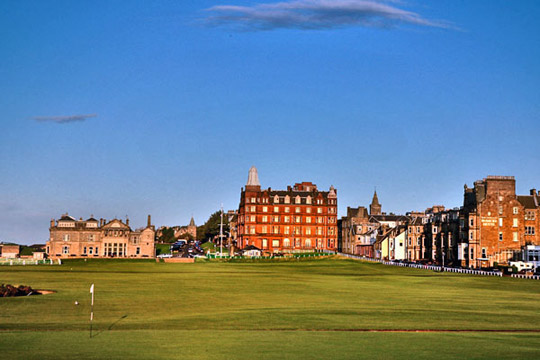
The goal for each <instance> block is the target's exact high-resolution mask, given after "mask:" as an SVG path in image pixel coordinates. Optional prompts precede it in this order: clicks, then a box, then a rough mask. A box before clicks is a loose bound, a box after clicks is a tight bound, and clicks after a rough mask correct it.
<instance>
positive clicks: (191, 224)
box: [189, 216, 195, 226]
mask: <svg viewBox="0 0 540 360" xmlns="http://www.w3.org/2000/svg"><path fill="white" fill-rule="evenodd" d="M189 226H195V220H194V219H193V216H192V217H191V220H190V221H189Z"/></svg>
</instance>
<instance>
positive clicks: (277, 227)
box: [274, 226, 279, 234]
mask: <svg viewBox="0 0 540 360" xmlns="http://www.w3.org/2000/svg"><path fill="white" fill-rule="evenodd" d="M274 234H279V226H274Z"/></svg>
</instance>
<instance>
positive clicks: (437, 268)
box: [339, 253, 540, 279]
mask: <svg viewBox="0 0 540 360" xmlns="http://www.w3.org/2000/svg"><path fill="white" fill-rule="evenodd" d="M339 255H341V256H344V257H347V258H350V259H356V260H363V261H371V262H378V263H381V264H384V265H391V266H401V267H409V268H414V269H423V270H433V271H444V272H452V273H459V274H469V275H481V276H503V274H502V272H494V271H483V270H472V269H456V268H448V267H444V268H443V267H441V266H435V265H422V264H412V263H400V262H394V261H387V260H379V259H373V258H368V257H363V256H357V255H350V254H344V253H339ZM512 276H513V277H516V276H524V277H525V278H527V279H530V278H531V277H530V276H525V275H512ZM536 278H540V277H539V276H536Z"/></svg>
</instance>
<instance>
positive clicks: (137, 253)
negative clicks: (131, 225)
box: [135, 247, 141, 255]
mask: <svg viewBox="0 0 540 360" xmlns="http://www.w3.org/2000/svg"><path fill="white" fill-rule="evenodd" d="M140 254H141V248H140V247H138V248H137V249H136V250H135V255H140Z"/></svg>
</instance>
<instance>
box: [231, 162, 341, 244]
mask: <svg viewBox="0 0 540 360" xmlns="http://www.w3.org/2000/svg"><path fill="white" fill-rule="evenodd" d="M237 232H238V235H237V236H238V247H240V248H241V249H243V248H245V247H246V246H248V245H254V246H256V247H258V248H259V249H262V250H263V251H268V252H296V251H316V250H336V248H337V192H336V189H335V188H334V187H333V186H330V190H329V191H319V190H318V189H317V186H316V185H315V184H313V183H311V182H302V183H297V184H295V185H294V186H292V187H291V186H289V187H288V188H287V190H272V189H271V188H268V189H264V190H263V189H261V185H260V183H259V177H258V174H257V169H256V168H255V167H254V166H253V167H252V168H251V169H250V170H249V176H248V182H247V185H246V188H245V189H242V190H241V195H240V206H239V209H238V224H237Z"/></svg>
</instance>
